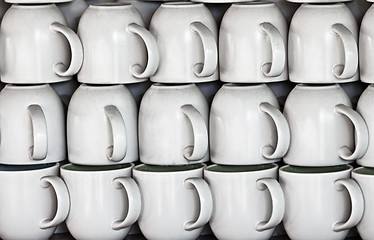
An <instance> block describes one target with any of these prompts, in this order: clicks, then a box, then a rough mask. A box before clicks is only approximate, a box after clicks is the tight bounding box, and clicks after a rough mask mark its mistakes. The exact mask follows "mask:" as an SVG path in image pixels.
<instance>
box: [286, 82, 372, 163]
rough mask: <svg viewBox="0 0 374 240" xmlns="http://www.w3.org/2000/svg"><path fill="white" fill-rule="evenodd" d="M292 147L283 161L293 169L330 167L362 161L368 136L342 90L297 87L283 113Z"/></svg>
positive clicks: (329, 87)
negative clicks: (293, 166)
mask: <svg viewBox="0 0 374 240" xmlns="http://www.w3.org/2000/svg"><path fill="white" fill-rule="evenodd" d="M283 114H284V116H285V117H286V119H287V121H288V124H289V127H290V131H291V143H290V147H289V149H288V152H287V154H286V155H285V156H284V158H283V160H284V162H285V163H287V164H289V165H296V166H333V165H342V164H347V163H350V162H352V161H354V160H356V159H359V158H361V157H362V156H363V155H364V154H365V152H366V149H367V147H368V144H369V143H368V142H369V133H368V129H367V126H366V123H365V120H364V119H363V118H362V116H361V115H360V114H359V113H357V112H356V111H355V110H353V109H352V104H351V101H350V99H349V97H348V95H347V93H346V92H345V91H344V89H343V88H342V87H340V86H339V85H338V84H333V85H320V86H313V85H303V84H299V85H296V87H295V88H294V89H293V90H292V91H291V92H290V94H289V95H288V97H287V99H286V103H285V106H284V111H283Z"/></svg>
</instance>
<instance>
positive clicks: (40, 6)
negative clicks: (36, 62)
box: [10, 3, 58, 9]
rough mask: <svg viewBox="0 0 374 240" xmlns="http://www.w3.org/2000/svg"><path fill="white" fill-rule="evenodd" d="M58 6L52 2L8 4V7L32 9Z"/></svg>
mask: <svg viewBox="0 0 374 240" xmlns="http://www.w3.org/2000/svg"><path fill="white" fill-rule="evenodd" d="M50 7H52V8H54V7H56V8H58V7H57V5H56V4H54V3H44V4H43V3H41V4H32V3H31V4H27V3H22V4H18V3H15V4H12V6H10V8H21V9H28V8H32V9H42V8H50Z"/></svg>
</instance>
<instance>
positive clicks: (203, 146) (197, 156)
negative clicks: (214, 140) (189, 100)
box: [181, 104, 208, 161]
mask: <svg viewBox="0 0 374 240" xmlns="http://www.w3.org/2000/svg"><path fill="white" fill-rule="evenodd" d="M181 111H182V113H183V114H184V115H186V116H187V118H188V120H189V121H190V123H191V126H192V131H193V138H194V143H193V146H187V147H185V148H184V149H183V156H184V157H185V158H186V159H187V160H189V161H197V160H201V159H203V158H204V157H205V155H206V153H207V151H208V130H207V126H206V125H205V121H204V118H203V116H202V115H201V113H200V112H199V110H197V109H196V108H195V107H194V106H192V105H190V104H186V105H183V106H182V107H181Z"/></svg>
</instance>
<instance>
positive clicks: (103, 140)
mask: <svg viewBox="0 0 374 240" xmlns="http://www.w3.org/2000/svg"><path fill="white" fill-rule="evenodd" d="M137 110H138V108H137V106H136V103H135V100H134V97H133V96H132V94H131V93H130V91H129V90H128V89H127V88H126V87H125V86H124V85H107V86H92V85H91V86H90V85H85V84H82V85H81V86H80V87H79V88H78V89H77V90H76V91H75V92H74V94H73V96H72V97H71V100H70V104H69V108H68V113H67V123H66V125H67V126H66V130H67V146H68V156H69V161H70V162H72V163H75V164H81V165H114V164H120V163H128V162H135V161H137V160H138V137H137V129H138V128H137V126H138V125H137V124H138V123H137V115H138V111H137Z"/></svg>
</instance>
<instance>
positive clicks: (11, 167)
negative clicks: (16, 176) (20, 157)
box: [0, 163, 56, 172]
mask: <svg viewBox="0 0 374 240" xmlns="http://www.w3.org/2000/svg"><path fill="white" fill-rule="evenodd" d="M54 165H56V163H44V164H32V165H6V164H0V171H4V172H5V171H9V172H12V171H13V172H14V171H32V170H40V169H44V168H49V167H52V166H54Z"/></svg>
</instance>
